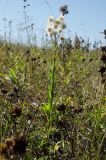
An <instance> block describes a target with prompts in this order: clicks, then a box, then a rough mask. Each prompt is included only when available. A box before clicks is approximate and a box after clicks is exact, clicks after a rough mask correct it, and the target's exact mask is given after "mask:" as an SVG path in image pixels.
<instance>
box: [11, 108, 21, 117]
mask: <svg viewBox="0 0 106 160" xmlns="http://www.w3.org/2000/svg"><path fill="white" fill-rule="evenodd" d="M21 113H22V107H20V106H15V107H14V108H13V109H12V111H11V115H12V116H13V117H20V116H21Z"/></svg>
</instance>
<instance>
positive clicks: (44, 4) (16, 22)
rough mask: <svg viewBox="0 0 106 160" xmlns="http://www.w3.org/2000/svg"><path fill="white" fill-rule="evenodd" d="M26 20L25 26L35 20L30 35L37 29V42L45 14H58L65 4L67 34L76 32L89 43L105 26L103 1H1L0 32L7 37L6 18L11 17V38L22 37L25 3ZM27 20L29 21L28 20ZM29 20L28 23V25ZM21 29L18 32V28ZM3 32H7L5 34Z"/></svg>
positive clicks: (104, 5)
mask: <svg viewBox="0 0 106 160" xmlns="http://www.w3.org/2000/svg"><path fill="white" fill-rule="evenodd" d="M25 4H30V6H29V7H27V8H26V10H27V15H28V17H29V19H28V20H27V25H29V24H31V23H34V31H33V32H31V31H30V32H31V33H30V34H32V35H33V36H32V37H33V38H34V35H35V32H36V35H37V37H38V41H39V40H40V39H41V37H42V35H43V34H44V30H45V27H46V23H47V18H48V16H51V15H53V16H55V17H58V16H59V15H60V12H59V8H60V6H62V5H64V4H66V5H68V9H69V14H68V15H66V16H65V22H66V24H67V31H66V36H68V35H69V34H70V35H71V37H74V36H75V34H77V35H78V36H81V37H83V38H85V39H87V38H89V39H90V41H91V42H93V41H99V40H101V41H102V42H104V36H103V34H101V33H100V32H102V31H103V30H104V29H106V0H27V3H25V2H24V0H0V35H1V36H3V37H5V36H6V37H8V36H9V25H8V23H9V21H10V20H12V27H11V37H12V38H11V39H14V40H17V39H18V40H20V41H21V40H23V41H24V40H25V37H26V36H25V33H24V32H25V31H23V30H22V28H24V26H25V24H24V22H25V20H24V13H23V12H24V9H23V8H24V7H23V6H24V5H25ZM28 21H29V22H28ZM28 23H29V24H28ZM19 30H20V31H19ZM5 34H6V35H5Z"/></svg>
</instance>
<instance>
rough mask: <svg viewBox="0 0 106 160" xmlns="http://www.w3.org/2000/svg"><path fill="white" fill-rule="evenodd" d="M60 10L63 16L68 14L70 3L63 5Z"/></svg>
mask: <svg viewBox="0 0 106 160" xmlns="http://www.w3.org/2000/svg"><path fill="white" fill-rule="evenodd" d="M60 12H61V13H62V14H63V16H64V15H65V14H68V13H69V11H68V5H63V6H61V7H60Z"/></svg>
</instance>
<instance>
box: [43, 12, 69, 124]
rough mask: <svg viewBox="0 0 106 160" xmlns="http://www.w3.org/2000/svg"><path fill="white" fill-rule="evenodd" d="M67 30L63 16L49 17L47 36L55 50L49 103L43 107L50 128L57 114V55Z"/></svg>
mask: <svg viewBox="0 0 106 160" xmlns="http://www.w3.org/2000/svg"><path fill="white" fill-rule="evenodd" d="M65 28H66V24H65V22H64V16H63V15H60V16H59V17H58V18H57V19H55V18H54V17H53V16H49V17H48V19H47V28H46V32H47V35H48V36H50V39H51V42H52V44H53V50H52V55H53V62H52V67H51V70H50V75H49V86H48V103H47V104H45V105H43V107H42V109H43V111H44V112H45V114H46V117H47V120H48V124H49V127H50V126H51V121H52V113H53V112H55V110H54V107H53V105H54V103H53V100H54V90H55V87H56V83H55V77H56V74H55V73H56V59H57V56H58V54H57V52H58V44H59V41H60V40H61V41H63V40H64V36H63V31H64V29H65Z"/></svg>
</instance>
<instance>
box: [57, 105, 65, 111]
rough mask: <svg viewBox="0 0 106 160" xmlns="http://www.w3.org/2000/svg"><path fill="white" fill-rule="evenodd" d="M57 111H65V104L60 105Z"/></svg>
mask: <svg viewBox="0 0 106 160" xmlns="http://www.w3.org/2000/svg"><path fill="white" fill-rule="evenodd" d="M57 110H58V111H60V112H61V111H62V112H64V111H65V110H66V105H65V104H60V105H59V106H58V107H57Z"/></svg>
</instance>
